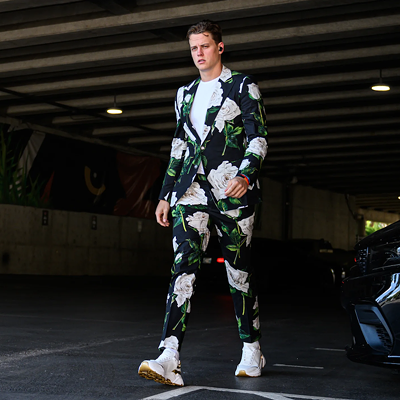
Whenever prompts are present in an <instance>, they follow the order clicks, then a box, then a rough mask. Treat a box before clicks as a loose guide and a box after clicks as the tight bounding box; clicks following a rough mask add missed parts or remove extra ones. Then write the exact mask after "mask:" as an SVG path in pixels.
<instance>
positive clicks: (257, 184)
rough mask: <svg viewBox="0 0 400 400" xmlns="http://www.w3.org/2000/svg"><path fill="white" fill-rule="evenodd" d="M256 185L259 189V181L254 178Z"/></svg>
mask: <svg viewBox="0 0 400 400" xmlns="http://www.w3.org/2000/svg"><path fill="white" fill-rule="evenodd" d="M256 186H257V189H261V186H260V182H259V181H258V179H257V180H256Z"/></svg>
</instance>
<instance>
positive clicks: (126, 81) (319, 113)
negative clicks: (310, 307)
mask: <svg viewBox="0 0 400 400" xmlns="http://www.w3.org/2000/svg"><path fill="white" fill-rule="evenodd" d="M204 18H209V19H213V20H216V21H218V22H220V24H221V26H222V28H223V32H224V42H225V45H226V51H225V53H224V56H223V57H224V58H223V61H224V63H225V64H226V65H227V66H228V67H229V68H231V69H235V70H239V71H242V72H246V73H251V74H254V75H256V77H257V79H258V81H259V84H260V87H261V91H262V94H263V96H264V101H265V106H266V110H267V114H268V120H269V124H268V125H269V146H270V147H269V153H268V156H267V160H266V162H265V164H264V168H263V171H262V174H263V175H264V176H268V177H270V178H272V179H275V180H279V181H281V182H296V181H297V182H298V184H302V185H309V186H312V187H315V188H320V189H325V190H331V191H334V192H339V193H347V194H351V195H355V196H356V198H357V204H358V205H359V206H361V207H364V208H370V209H376V210H383V211H390V212H398V213H400V200H399V199H398V198H397V197H398V196H399V195H400V179H399V170H400V148H399V145H400V135H399V133H400V132H399V131H400V128H399V123H400V101H399V100H400V26H399V24H400V3H399V2H398V0H376V1H368V0H230V1H207V0H205V1H204V0H203V1H191V2H187V1H168V0H147V1H146V0H137V1H131V0H129V1H128V0H118V1H117V0H92V1H72V0H51V1H50V0H35V1H30V0H0V30H1V34H0V51H1V58H0V119H1V121H3V122H8V123H12V124H14V125H21V124H25V125H28V126H30V127H32V128H34V129H38V130H41V131H44V132H48V133H53V134H59V135H64V136H70V137H75V138H79V139H81V140H86V141H92V142H96V143H106V144H107V145H111V146H114V147H116V148H119V149H123V150H125V151H130V152H133V153H138V154H153V155H157V156H160V157H163V158H167V157H168V153H169V148H170V147H169V143H170V141H171V138H172V135H173V131H174V127H175V119H174V118H175V113H174V110H173V98H174V95H175V91H176V89H177V88H178V87H179V86H180V85H183V84H186V83H188V82H189V81H191V80H192V79H194V78H195V77H196V76H197V70H196V69H195V68H194V67H193V65H192V61H191V57H190V54H189V51H188V45H187V41H186V40H185V34H186V30H187V28H188V26H189V25H191V24H192V23H195V22H197V21H198V20H201V19H204ZM379 70H382V75H383V80H384V81H385V82H387V83H388V84H389V85H390V86H391V88H392V90H391V91H389V92H386V93H377V92H373V91H372V90H371V89H370V86H371V85H372V84H373V83H376V82H377V81H378V80H379ZM114 95H116V96H117V103H118V105H119V106H121V107H122V108H123V109H124V113H123V114H122V115H121V116H119V117H110V116H108V114H106V113H105V109H106V108H107V107H108V106H110V105H112V103H113V96H114Z"/></svg>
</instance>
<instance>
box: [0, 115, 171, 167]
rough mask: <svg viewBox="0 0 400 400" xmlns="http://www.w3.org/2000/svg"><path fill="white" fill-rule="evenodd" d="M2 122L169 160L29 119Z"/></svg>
mask: <svg viewBox="0 0 400 400" xmlns="http://www.w3.org/2000/svg"><path fill="white" fill-rule="evenodd" d="M0 123H3V124H8V125H12V126H13V127H17V128H21V129H31V130H33V131H37V132H42V133H48V134H50V135H56V136H61V137H65V138H68V139H74V140H79V141H81V142H86V143H92V144H98V145H101V146H106V147H111V148H113V149H116V150H119V151H122V152H125V153H129V154H136V155H145V156H152V157H158V158H161V159H164V160H168V159H169V157H167V156H163V155H160V154H154V153H152V152H148V151H142V150H139V149H135V148H134V147H132V146H123V145H119V144H115V143H110V142H107V141H104V140H101V139H97V138H91V137H86V136H82V135H79V134H75V133H71V132H66V131H63V130H61V129H56V128H50V127H48V126H43V125H39V124H35V123H30V122H27V121H21V120H19V119H17V118H10V117H2V116H0Z"/></svg>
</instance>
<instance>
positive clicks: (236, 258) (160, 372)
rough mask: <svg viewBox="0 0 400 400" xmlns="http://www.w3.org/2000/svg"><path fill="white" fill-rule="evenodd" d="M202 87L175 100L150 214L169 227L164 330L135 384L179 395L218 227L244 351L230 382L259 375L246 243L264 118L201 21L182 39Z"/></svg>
mask: <svg viewBox="0 0 400 400" xmlns="http://www.w3.org/2000/svg"><path fill="white" fill-rule="evenodd" d="M187 38H188V39H189V45H190V51H191V54H192V58H193V62H194V64H195V65H196V67H197V68H198V69H199V72H200V77H199V78H198V79H196V80H195V81H193V82H191V83H190V84H189V85H188V86H183V87H181V88H180V89H179V90H178V92H177V95H176V98H175V111H176V117H177V127H176V131H175V135H174V139H173V141H172V149H171V157H170V162H169V165H168V169H167V172H166V174H165V178H164V183H163V187H162V190H161V193H160V197H159V198H160V202H159V204H158V206H157V209H156V219H157V222H158V223H159V224H160V225H161V226H164V227H167V226H169V221H168V213H169V211H170V208H171V211H172V217H173V246H174V255H175V261H174V264H173V267H172V277H171V283H170V286H169V292H168V296H167V309H166V314H165V319H164V329H163V333H162V340H161V343H160V345H159V349H160V350H162V354H161V355H160V356H159V357H158V358H157V359H155V360H146V361H143V362H142V364H141V365H140V367H139V371H138V372H139V375H140V376H143V377H144V378H147V379H153V380H155V381H157V382H161V383H165V384H169V385H177V386H183V379H182V376H181V369H180V368H181V366H180V361H179V352H180V350H181V346H182V341H183V337H184V333H185V330H186V326H187V321H188V317H189V314H190V311H191V303H190V299H191V297H192V295H193V293H194V284H195V281H196V277H197V273H198V271H199V268H200V265H201V261H202V255H203V252H204V251H205V249H206V247H207V244H208V240H209V237H210V230H209V227H210V224H211V223H212V224H214V226H215V228H216V231H217V234H218V238H219V242H220V245H221V250H222V254H223V256H224V259H225V267H226V271H227V276H228V282H229V286H230V291H231V294H232V298H233V303H234V307H235V313H236V319H237V322H238V326H239V336H240V339H241V340H242V341H243V350H242V359H241V361H240V363H239V365H238V366H237V368H236V372H235V374H236V376H250V377H256V376H260V375H261V369H262V368H263V367H264V365H265V359H264V357H263V355H262V353H261V350H260V345H259V342H258V340H259V338H260V337H261V333H260V323H259V314H258V298H257V294H256V290H255V285H254V280H253V279H252V272H253V271H252V267H251V264H250V242H251V236H252V229H253V222H254V204H256V203H258V202H260V201H261V199H260V188H259V183H258V180H257V178H258V173H259V170H260V168H261V163H262V161H263V159H264V157H265V155H266V152H267V141H266V135H267V131H266V126H265V111H264V106H263V102H262V98H261V94H260V91H259V89H258V86H257V84H256V83H255V82H254V81H253V79H252V78H251V77H249V76H247V75H244V74H241V73H238V72H234V71H231V70H229V69H228V68H226V67H225V66H223V64H222V62H221V54H222V53H223V52H224V43H223V42H222V35H221V28H220V27H219V26H218V25H217V24H215V23H213V22H211V21H208V20H206V21H202V22H199V23H198V24H196V25H193V26H192V27H191V28H190V29H189V31H188V33H187Z"/></svg>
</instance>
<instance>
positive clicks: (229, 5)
mask: <svg viewBox="0 0 400 400" xmlns="http://www.w3.org/2000/svg"><path fill="white" fill-rule="evenodd" d="M17 1H21V2H23V3H25V4H26V1H22V0H16V1H14V3H16V2H17ZM40 2H44V0H36V3H40ZM46 2H47V3H50V1H46ZM59 2H60V1H59ZM61 2H62V1H61ZM64 2H65V1H64ZM360 2H362V0H358V1H355V0H353V1H343V0H337V1H336V2H335V5H339V4H352V3H360ZM10 3H11V1H10ZM53 3H54V2H53ZM31 4H32V2H29V5H30V7H31ZM328 4H329V5H328ZM331 5H332V2H326V1H325V2H324V1H318V2H313V1H308V0H268V2H266V1H265V0H237V1H234V2H233V1H230V0H225V1H213V2H207V3H203V4H202V6H201V7H199V5H198V4H193V5H183V6H175V7H173V8H171V9H170V12H168V8H165V7H161V8H159V9H154V10H150V11H148V10H143V9H142V8H138V10H137V11H138V12H135V13H131V14H126V15H118V16H112V17H107V18H94V19H91V20H85V21H73V22H66V23H63V24H53V25H43V26H37V27H32V28H31V27H30V28H23V29H17V30H10V31H6V32H2V35H0V48H8V47H15V46H20V45H23V46H29V45H32V44H35V45H37V44H40V43H53V42H59V41H62V40H74V39H77V38H79V39H83V38H89V37H99V36H102V35H112V34H121V33H124V32H137V31H143V30H148V29H161V28H168V27H170V26H171V23H173V24H174V25H179V24H180V23H181V24H184V25H185V26H190V24H192V23H195V22H197V21H198V20H200V19H203V18H204V16H205V15H208V16H210V17H211V16H212V17H213V18H214V19H217V20H218V21H220V22H222V21H224V20H229V19H234V18H243V17H252V16H261V15H270V14H271V13H274V12H275V13H276V12H279V11H280V10H282V11H283V10H284V11H286V12H287V10H288V9H290V7H291V8H292V10H293V11H295V10H300V9H306V10H307V9H308V10H309V9H312V8H321V7H329V6H331ZM0 10H1V7H0ZM378 24H379V23H378ZM363 28H364V29H368V28H369V27H368V26H364V25H363V24H362V23H361V24H357V28H355V29H363ZM336 29H337V30H343V26H341V25H340V24H337V27H336ZM316 30H318V28H316ZM271 32H273V31H271ZM296 33H297V34H299V35H301V33H302V32H301V29H297V32H296ZM314 34H315V33H314Z"/></svg>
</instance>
